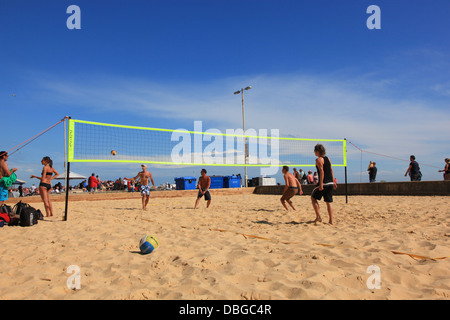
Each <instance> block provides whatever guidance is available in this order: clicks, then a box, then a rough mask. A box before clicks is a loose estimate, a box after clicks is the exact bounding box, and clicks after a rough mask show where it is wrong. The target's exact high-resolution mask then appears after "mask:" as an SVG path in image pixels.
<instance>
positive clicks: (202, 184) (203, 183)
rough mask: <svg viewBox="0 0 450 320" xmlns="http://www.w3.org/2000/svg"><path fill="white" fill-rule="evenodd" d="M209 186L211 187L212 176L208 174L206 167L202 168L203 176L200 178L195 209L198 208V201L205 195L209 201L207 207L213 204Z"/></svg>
mask: <svg viewBox="0 0 450 320" xmlns="http://www.w3.org/2000/svg"><path fill="white" fill-rule="evenodd" d="M209 187H211V178H210V177H208V176H207V175H206V169H202V172H201V176H200V178H199V179H198V195H197V201H196V202H195V207H194V209H197V207H198V203H199V202H200V199H201V197H203V196H205V201H207V202H206V208H209V205H210V204H211V194H210V193H209Z"/></svg>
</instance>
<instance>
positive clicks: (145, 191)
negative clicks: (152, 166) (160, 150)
mask: <svg viewBox="0 0 450 320" xmlns="http://www.w3.org/2000/svg"><path fill="white" fill-rule="evenodd" d="M141 167H142V171H141V172H139V173H138V174H137V176H136V177H134V178H132V179H131V180H133V181H136V180H137V179H139V184H140V185H141V186H140V191H141V196H142V209H143V210H147V205H148V202H149V201H150V182H149V180H150V181H151V182H152V184H153V187H154V188H156V186H155V182H154V181H153V176H152V174H151V173H150V172H149V171H147V166H146V165H145V164H143V165H141ZM124 179H126V180H130V179H127V178H124Z"/></svg>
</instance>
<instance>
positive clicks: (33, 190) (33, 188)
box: [31, 183, 36, 195]
mask: <svg viewBox="0 0 450 320" xmlns="http://www.w3.org/2000/svg"><path fill="white" fill-rule="evenodd" d="M35 193H36V185H35V184H34V183H33V185H32V186H31V195H33V194H35Z"/></svg>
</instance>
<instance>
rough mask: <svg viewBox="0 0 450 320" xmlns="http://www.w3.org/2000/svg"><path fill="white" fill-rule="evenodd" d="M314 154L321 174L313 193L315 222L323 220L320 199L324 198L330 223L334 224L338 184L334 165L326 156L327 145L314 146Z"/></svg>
mask: <svg viewBox="0 0 450 320" xmlns="http://www.w3.org/2000/svg"><path fill="white" fill-rule="evenodd" d="M314 154H315V155H316V157H317V159H316V168H317V172H318V175H319V183H318V185H317V187H316V188H315V189H314V190H313V192H312V193H311V202H312V206H313V208H314V211H315V213H316V220H314V222H316V223H317V222H322V218H321V217H320V209H319V203H318V200H321V199H322V197H323V200H324V201H325V203H326V204H327V211H328V216H329V221H328V223H329V224H334V219H333V206H332V203H333V190H336V188H337V184H336V182H335V180H334V173H333V167H332V165H331V161H330V159H329V158H328V157H327V156H326V150H325V147H324V146H323V145H321V144H317V145H316V146H315V147H314Z"/></svg>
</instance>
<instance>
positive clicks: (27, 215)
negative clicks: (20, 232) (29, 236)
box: [13, 201, 44, 227]
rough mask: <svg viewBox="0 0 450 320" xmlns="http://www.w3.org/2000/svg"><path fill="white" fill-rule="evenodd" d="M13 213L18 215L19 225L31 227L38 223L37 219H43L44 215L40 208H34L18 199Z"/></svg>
mask: <svg viewBox="0 0 450 320" xmlns="http://www.w3.org/2000/svg"><path fill="white" fill-rule="evenodd" d="M13 211H14V214H15V216H16V217H19V225H20V226H21V227H31V226H33V225H35V224H37V223H38V220H43V219H44V216H43V214H42V212H41V210H36V209H35V208H33V207H31V206H30V205H29V204H26V203H23V202H22V201H19V202H18V203H17V204H16V205H15V206H14V210H13Z"/></svg>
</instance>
